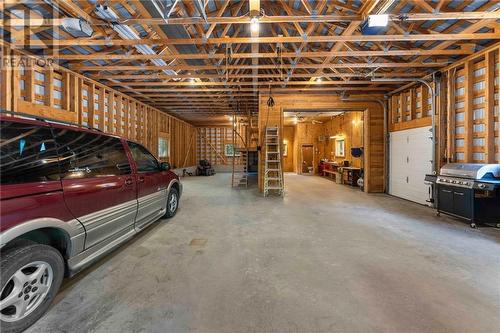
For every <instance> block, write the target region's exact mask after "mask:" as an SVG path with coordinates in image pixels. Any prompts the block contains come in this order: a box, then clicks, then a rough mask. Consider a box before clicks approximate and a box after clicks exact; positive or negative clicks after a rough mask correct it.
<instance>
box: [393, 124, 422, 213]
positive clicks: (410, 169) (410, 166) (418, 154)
mask: <svg viewBox="0 0 500 333" xmlns="http://www.w3.org/2000/svg"><path fill="white" fill-rule="evenodd" d="M429 130H430V127H422V128H415V129H410V130H405V131H398V132H393V133H391V136H390V154H391V156H390V163H389V167H390V170H389V171H390V178H389V190H390V192H389V193H390V194H392V195H394V196H398V197H401V198H404V199H407V200H411V201H415V202H418V203H421V204H426V200H427V199H428V197H429V186H427V185H426V184H425V183H424V177H425V174H427V173H429V172H430V171H431V166H432V164H431V162H430V160H431V156H432V141H431V139H430V131H429Z"/></svg>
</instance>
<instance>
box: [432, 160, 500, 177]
mask: <svg viewBox="0 0 500 333" xmlns="http://www.w3.org/2000/svg"><path fill="white" fill-rule="evenodd" d="M487 173H491V174H492V175H493V177H495V178H500V164H474V163H448V164H446V165H444V166H443V167H442V168H441V172H440V175H442V176H451V177H460V178H468V179H476V180H479V179H482V178H483V177H484V176H486V174H487Z"/></svg>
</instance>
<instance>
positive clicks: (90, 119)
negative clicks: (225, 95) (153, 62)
mask: <svg viewBox="0 0 500 333" xmlns="http://www.w3.org/2000/svg"><path fill="white" fill-rule="evenodd" d="M2 56H3V57H9V56H26V55H24V54H22V53H20V52H18V51H14V50H11V49H10V48H8V47H6V46H2ZM30 58H32V59H35V58H33V57H30ZM0 86H1V88H0V89H1V101H0V106H1V108H2V109H4V110H8V111H16V112H23V113H28V114H33V115H37V116H43V117H47V118H52V119H57V120H62V121H66V122H71V123H76V124H81V125H85V126H89V127H92V128H96V129H99V130H100V131H102V132H104V133H109V134H114V135H119V136H122V137H125V138H127V139H130V140H134V141H137V142H139V143H141V144H143V145H144V146H146V147H147V148H148V149H149V150H150V151H151V152H152V153H153V154H155V155H158V137H159V136H160V134H162V136H163V137H166V138H168V139H169V146H170V154H169V155H170V156H169V157H168V159H167V160H168V161H169V162H170V163H171V164H172V166H173V167H187V166H193V165H196V164H197V163H196V139H195V136H196V129H195V127H194V126H192V125H191V124H189V123H187V122H185V121H182V120H180V119H178V118H175V117H173V116H170V115H167V114H165V113H163V112H161V111H159V110H158V109H155V108H153V107H151V106H149V105H146V104H144V103H141V102H139V101H137V100H135V99H133V98H131V97H129V96H127V95H125V94H122V93H120V92H118V91H116V90H113V89H111V88H109V87H107V86H105V85H103V84H100V83H98V82H96V81H93V80H91V79H89V78H87V77H85V76H82V75H79V74H77V73H74V72H72V71H70V70H68V69H65V68H62V67H59V66H55V65H54V66H45V67H41V66H39V65H36V64H35V65H33V66H29V67H26V66H3V68H2V70H1V81H0Z"/></svg>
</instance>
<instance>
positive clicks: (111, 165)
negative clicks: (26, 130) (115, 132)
mask: <svg viewBox="0 0 500 333" xmlns="http://www.w3.org/2000/svg"><path fill="white" fill-rule="evenodd" d="M54 136H55V138H56V142H57V146H58V149H59V156H60V164H61V177H62V178H63V179H79V178H93V177H106V176H119V175H124V174H130V173H131V171H132V170H131V168H130V163H129V160H128V157H127V154H126V153H125V149H124V147H123V144H122V142H121V140H120V139H118V138H114V137H109V136H105V135H99V134H94V133H88V132H84V131H72V130H68V129H59V128H54Z"/></svg>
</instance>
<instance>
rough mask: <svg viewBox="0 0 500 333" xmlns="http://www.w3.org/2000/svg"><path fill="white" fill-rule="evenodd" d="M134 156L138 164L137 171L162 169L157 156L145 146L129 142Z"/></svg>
mask: <svg viewBox="0 0 500 333" xmlns="http://www.w3.org/2000/svg"><path fill="white" fill-rule="evenodd" d="M128 146H129V147H130V151H131V152H132V157H133V158H134V160H135V164H137V172H157V171H160V165H159V164H158V161H157V160H156V158H155V157H154V156H153V155H152V154H151V153H150V152H149V151H148V150H147V149H146V148H144V147H143V146H141V145H138V144H137V143H133V142H130V141H129V142H128Z"/></svg>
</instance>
